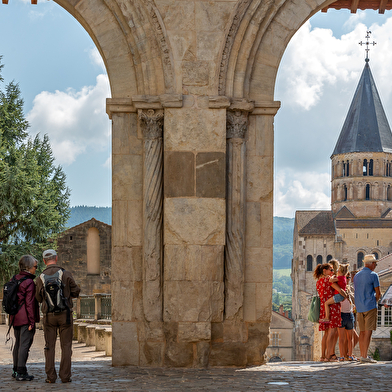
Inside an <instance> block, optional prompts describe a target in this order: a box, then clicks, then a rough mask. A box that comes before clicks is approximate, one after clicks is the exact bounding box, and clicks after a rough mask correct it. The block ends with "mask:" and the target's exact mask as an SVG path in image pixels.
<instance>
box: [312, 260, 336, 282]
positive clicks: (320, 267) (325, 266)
mask: <svg viewBox="0 0 392 392" xmlns="http://www.w3.org/2000/svg"><path fill="white" fill-rule="evenodd" d="M330 268H333V267H332V265H331V264H329V263H325V264H317V267H316V268H315V270H314V272H313V278H314V279H315V280H318V279H319V278H320V276H322V275H323V271H324V270H325V269H330Z"/></svg>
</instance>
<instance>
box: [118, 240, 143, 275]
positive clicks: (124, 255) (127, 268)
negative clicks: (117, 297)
mask: <svg viewBox="0 0 392 392" xmlns="http://www.w3.org/2000/svg"><path fill="white" fill-rule="evenodd" d="M112 260H113V267H112V279H113V281H118V280H121V279H123V278H124V276H126V275H125V274H128V278H129V280H130V281H139V282H141V281H142V248H141V247H140V246H136V247H135V246H134V247H127V246H124V247H119V246H116V247H114V248H113V250H112ZM120 261H121V262H120Z"/></svg>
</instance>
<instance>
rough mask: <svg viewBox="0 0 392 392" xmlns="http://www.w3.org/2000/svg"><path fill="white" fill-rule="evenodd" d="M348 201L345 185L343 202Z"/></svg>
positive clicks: (344, 186)
mask: <svg viewBox="0 0 392 392" xmlns="http://www.w3.org/2000/svg"><path fill="white" fill-rule="evenodd" d="M346 200H347V186H346V185H343V201H346Z"/></svg>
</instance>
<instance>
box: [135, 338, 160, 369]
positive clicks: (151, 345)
mask: <svg viewBox="0 0 392 392" xmlns="http://www.w3.org/2000/svg"><path fill="white" fill-rule="evenodd" d="M164 350H165V345H164V343H160V342H145V343H140V366H155V367H160V366H163V355H164Z"/></svg>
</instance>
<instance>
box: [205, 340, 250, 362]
mask: <svg viewBox="0 0 392 392" xmlns="http://www.w3.org/2000/svg"><path fill="white" fill-rule="evenodd" d="M246 363H247V355H246V348H245V346H244V344H242V343H232V342H230V343H219V342H212V343H211V353H210V360H209V365H210V366H245V365H246Z"/></svg>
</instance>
